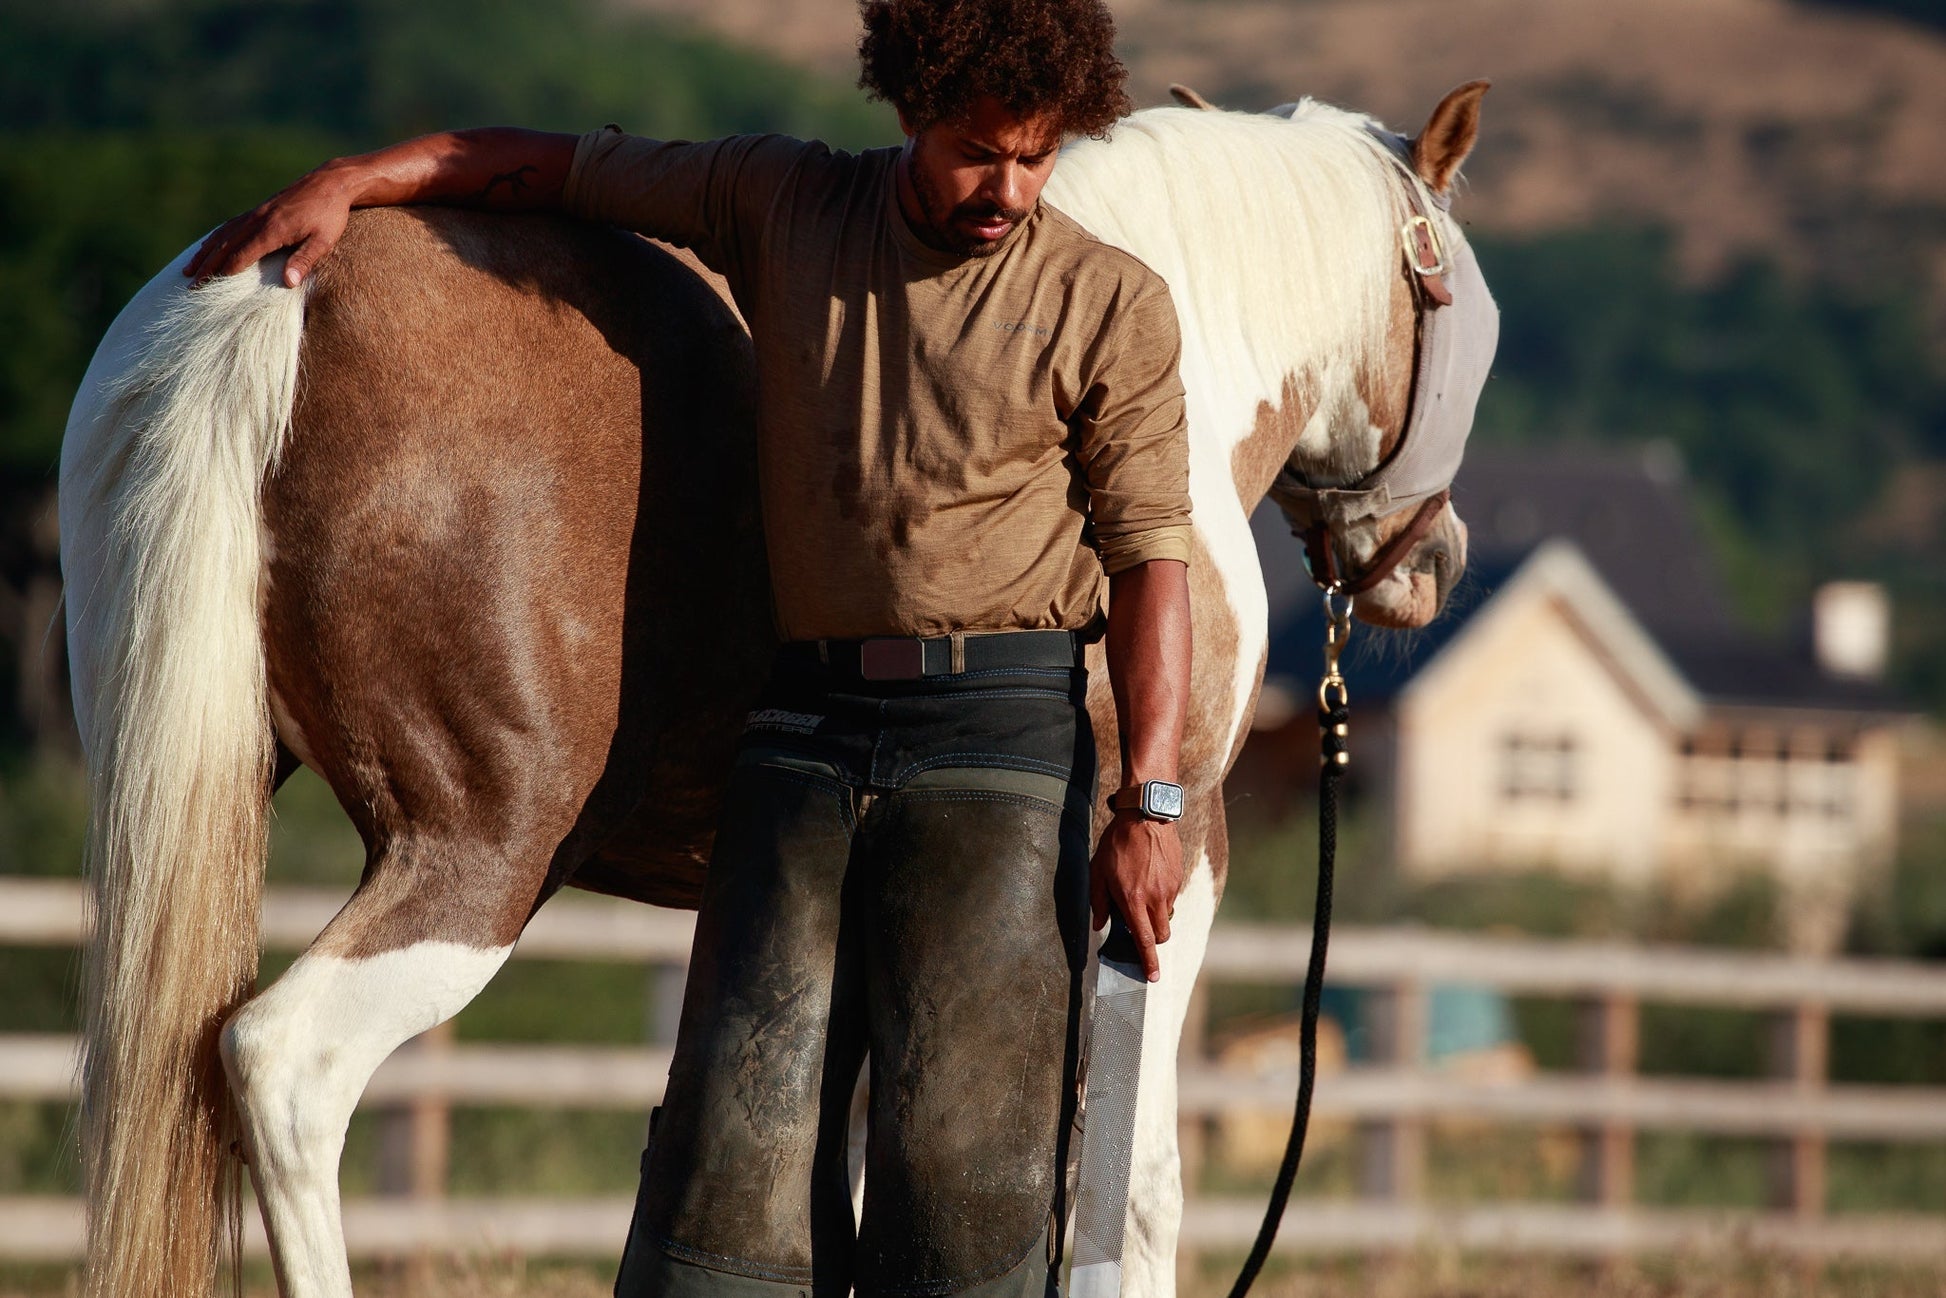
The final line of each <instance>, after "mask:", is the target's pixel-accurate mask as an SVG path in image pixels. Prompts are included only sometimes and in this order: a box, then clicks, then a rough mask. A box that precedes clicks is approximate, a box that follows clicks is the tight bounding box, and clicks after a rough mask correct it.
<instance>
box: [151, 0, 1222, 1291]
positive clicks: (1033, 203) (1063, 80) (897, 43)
mask: <svg viewBox="0 0 1946 1298" xmlns="http://www.w3.org/2000/svg"><path fill="white" fill-rule="evenodd" d="M862 7H863V10H864V17H865V35H864V38H863V40H862V41H861V43H860V53H861V56H862V58H863V63H864V73H863V76H862V78H861V83H862V84H863V85H864V86H866V87H867V88H868V89H869V90H871V91H872V92H873V93H874V94H876V95H878V96H880V97H882V98H885V99H887V100H889V101H890V102H891V103H892V104H893V105H894V106H895V107H896V108H897V109H898V113H899V120H900V124H901V126H902V128H903V130H904V133H905V136H906V140H905V144H904V146H903V147H902V148H899V149H882V150H874V151H868V152H866V153H863V154H860V155H858V156H855V157H854V156H850V155H846V154H842V153H833V152H831V151H829V150H827V149H826V148H824V146H822V145H818V144H808V143H804V142H801V141H797V140H790V139H784V138H781V137H776V136H752V137H735V138H731V139H726V140H718V141H713V142H708V143H702V144H688V143H680V142H673V143H672V142H659V141H652V140H642V139H633V138H630V137H627V136H625V135H622V134H621V133H620V132H619V131H616V130H614V129H612V128H611V129H608V130H604V131H597V132H594V133H591V134H589V135H586V136H582V137H579V138H577V137H574V136H563V135H548V134H542V133H538V132H530V131H518V130H508V129H490V130H477V131H462V132H457V133H452V134H444V135H434V136H427V137H425V138H422V139H419V140H413V141H410V142H407V143H405V144H401V145H397V146H394V147H392V148H388V149H384V150H380V151H379V152H377V153H373V154H369V155H365V156H362V157H357V158H348V159H340V160H338V161H335V162H331V163H328V164H326V165H325V166H323V167H321V168H319V169H318V170H317V171H316V172H313V173H312V174H311V175H309V176H306V177H305V178H303V179H302V180H300V181H299V182H298V183H297V184H295V185H293V186H292V187H291V188H290V189H288V190H286V191H284V193H282V194H280V195H279V196H277V197H276V198H274V199H272V200H271V201H270V202H268V203H266V204H265V205H264V206H262V207H260V208H258V209H257V210H256V211H254V212H252V213H248V214H246V215H245V216H242V217H239V218H237V219H236V220H235V221H232V222H231V223H229V224H228V225H226V226H224V227H223V228H222V229H220V230H218V231H217V232H216V233H215V234H213V235H211V236H210V238H209V240H208V241H207V242H206V243H205V245H204V246H203V248H202V249H201V250H200V251H199V252H198V254H197V256H196V257H195V258H194V259H193V260H192V261H191V262H190V264H189V266H188V273H189V274H191V275H192V276H196V277H199V278H200V277H204V276H207V275H210V274H228V273H234V272H235V271H237V270H240V269H242V268H243V267H245V266H247V265H249V264H251V263H253V262H254V261H256V260H257V259H258V258H259V257H261V256H263V255H265V254H266V253H268V252H270V251H272V250H274V249H277V248H282V247H291V248H293V249H294V251H293V252H292V253H291V256H290V258H289V262H288V266H287V270H286V280H287V282H288V283H290V284H292V285H295V284H297V283H299V282H301V280H302V279H303V277H304V276H305V275H306V274H307V273H309V271H310V270H311V269H312V268H313V267H315V266H316V265H317V263H318V260H319V259H320V258H322V257H324V256H325V255H327V254H328V253H329V251H330V249H331V247H332V245H333V244H334V243H335V242H336V241H337V239H338V237H339V236H340V235H341V234H342V232H343V230H344V227H345V223H346V220H347V218H348V215H349V212H350V210H351V209H352V208H353V207H356V206H361V205H369V204H381V203H410V202H463V203H472V204H475V205H479V206H485V207H493V208H503V209H526V210H535V209H543V210H553V211H561V212H566V213H570V214H574V215H580V216H583V217H588V218H592V219H596V220H602V221H607V222H612V223H616V224H620V225H625V226H629V227H632V228H634V229H638V230H641V231H643V232H645V233H649V234H652V235H655V236H657V237H660V238H663V239H667V240H670V241H672V242H676V243H679V244H683V245H686V246H688V247H691V248H693V249H694V250H695V251H696V252H697V254H698V255H699V256H701V257H702V259H703V260H704V261H705V262H706V263H708V264H709V265H710V266H712V267H713V268H715V269H717V270H718V271H720V272H721V273H722V274H723V275H724V276H725V277H726V278H727V279H728V281H729V283H730V286H731V290H732V292H733V293H734V295H735V297H736V300H737V303H738V305H739V307H740V308H741V310H742V312H743V315H744V318H745V319H746V320H747V321H748V322H749V325H750V330H751V334H752V337H753V339H754V341H755V344H756V354H757V361H758V364H757V373H758V384H759V403H758V409H759V437H760V443H759V447H760V456H759V458H760V472H761V485H762V492H763V503H764V522H765V528H766V535H767V541H768V547H769V553H770V562H771V571H772V581H773V590H774V604H775V613H776V617H777V621H778V625H779V628H780V630H781V632H782V636H783V639H784V640H785V642H786V643H785V645H784V647H783V649H782V651H781V652H780V655H779V658H778V662H777V665H776V668H775V670H774V672H773V675H772V678H771V681H770V683H769V684H768V686H767V687H766V690H765V694H764V697H763V699H762V701H761V703H760V705H759V707H758V709H757V710H756V711H755V712H753V713H752V714H751V718H750V722H749V725H748V728H747V730H746V732H745V735H744V737H743V740H742V743H741V746H740V748H739V753H738V758H737V763H736V769H735V772H734V774H733V776H732V778H731V782H730V785H729V789H728V792H727V795H726V800H725V805H724V809H723V813H722V821H721V829H720V832H719V835H718V839H717V844H716V849H715V853H714V855H713V857H712V861H711V865H710V873H709V880H708V885H707V888H706V892H705V897H704V901H703V905H702V910H701V914H700V916H699V919H698V926H697V938H696V949H695V953H694V957H693V960H692V964H691V970H690V983H689V990H688V993H687V998H686V1001H685V1004H684V1007H683V1017H682V1025H681V1030H680V1033H679V1037H678V1043H677V1047H676V1055H675V1062H674V1065H673V1067H672V1069H671V1073H670V1080H669V1088H668V1092H667V1098H666V1101H665V1105H664V1108H663V1109H662V1111H661V1116H660V1120H659V1122H658V1124H657V1125H656V1127H655V1130H654V1131H653V1133H652V1137H651V1141H650V1148H649V1151H648V1153H647V1154H646V1155H645V1157H644V1174H643V1181H642V1189H641V1194H640V1197H639V1199H638V1201H637V1206H636V1214H635V1220H634V1223H633V1226H632V1228H631V1231H630V1239H629V1243H628V1246H627V1251H626V1256H625V1258H624V1260H623V1264H622V1274H621V1277H620V1279H619V1280H618V1282H617V1292H618V1293H621V1294H629V1295H634V1294H681V1295H689V1294H699V1295H700V1294H728V1295H772V1294H776V1295H785V1294H803V1293H807V1292H815V1293H817V1294H820V1295H822V1294H826V1293H830V1294H842V1293H845V1292H846V1291H847V1290H848V1289H850V1288H852V1287H855V1288H856V1290H857V1292H859V1293H861V1294H896V1295H904V1296H914V1298H916V1296H918V1295H935V1294H949V1293H964V1294H978V1295H1016V1294H1019V1295H1027V1294H1039V1293H1042V1292H1043V1291H1045V1290H1046V1289H1048V1288H1050V1287H1051V1286H1052V1280H1051V1279H1050V1278H1049V1263H1050V1261H1051V1260H1052V1259H1053V1258H1054V1257H1055V1255H1056V1251H1057V1248H1058V1228H1059V1224H1060V1223H1059V1220H1058V1218H1059V1217H1060V1215H1061V1212H1062V1207H1063V1205H1062V1204H1061V1202H1060V1196H1059V1194H1058V1190H1059V1187H1060V1185H1061V1182H1062V1179H1063V1178H1062V1170H1061V1168H1062V1162H1063V1159H1064V1157H1065V1153H1066V1143H1067V1142H1066V1132H1067V1129H1068V1127H1069V1125H1070V1120H1071V1118H1072V1111H1071V1106H1072V1098H1073V1096H1072V1085H1071V1079H1072V1074H1073V1070H1074V1067H1075V1064H1076V1054H1077V1050H1078V1040H1079V1033H1078V1022H1079V1017H1080V1012H1079V1006H1080V1000H1081V977H1080V975H1081V970H1082V967H1083V965H1084V964H1085V921H1084V919H1083V914H1084V912H1085V911H1086V910H1087V909H1088V889H1089V886H1090V885H1089V883H1088V882H1086V880H1088V879H1090V878H1091V879H1092V891H1093V910H1094V917H1095V922H1096V924H1097V926H1099V924H1100V923H1102V922H1103V921H1104V920H1105V918H1106V916H1107V913H1108V910H1109V908H1110V907H1111V906H1112V907H1113V909H1114V910H1115V911H1116V912H1117V913H1118V914H1120V915H1122V916H1123V917H1125V918H1126V920H1127V922H1128V924H1129V926H1130V928H1131V930H1132V932H1133V934H1134V936H1135V938H1136V942H1137V945H1138V948H1139V949H1140V951H1141V953H1142V958H1143V960H1144V962H1145V963H1146V965H1147V967H1148V969H1149V972H1150V976H1151V977H1152V978H1153V977H1155V976H1157V974H1158V971H1159V965H1158V962H1157V961H1158V957H1157V952H1156V944H1157V943H1159V942H1162V941H1166V940H1167V938H1168V935H1169V913H1170V910H1171V907H1172V906H1173V903H1174V899H1175V895H1176V893H1177V891H1178V890H1179V888H1180V887H1181V882H1182V866H1181V849H1180V846H1179V844H1178V842H1177V838H1176V832H1175V826H1174V824H1173V823H1172V821H1171V819H1170V815H1171V811H1172V810H1179V807H1180V789H1175V790H1174V795H1175V797H1174V804H1173V807H1172V805H1171V800H1170V797H1169V794H1170V792H1171V788H1172V786H1173V785H1174V783H1175V781H1176V779H1177V770H1176V768H1177V755H1178V748H1179V745H1180V738H1181V732H1182V725H1183V717H1184V710H1185V707H1186V704H1187V698H1188V689H1189V679H1188V678H1189V653H1190V646H1189V615H1188V585H1187V576H1186V562H1187V559H1188V554H1189V543H1188V511H1189V500H1188V492H1187V487H1188V468H1187V446H1186V440H1185V435H1184V428H1183V398H1182V386H1181V383H1180V381H1179V379H1178V377H1177V374H1176V365H1177V358H1178V354H1179V351H1180V343H1179V339H1178V334H1177V326H1176V320H1175V315H1174V311H1173V308H1172V306H1171V304H1170V301H1169V297H1168V293H1167V290H1166V288H1165V286H1164V285H1163V283H1162V281H1161V280H1160V279H1159V278H1158V277H1157V276H1156V275H1155V274H1153V273H1152V272H1151V271H1149V270H1148V269H1147V268H1146V267H1144V266H1142V265H1141V264H1140V263H1139V262H1137V261H1136V260H1135V259H1134V258H1132V257H1130V256H1128V255H1126V254H1124V253H1121V252H1119V251H1117V250H1114V249H1111V248H1108V247H1107V246H1105V245H1103V244H1100V243H1098V242H1096V241H1095V240H1094V239H1092V238H1091V237H1090V236H1088V235H1087V234H1086V233H1085V232H1084V231H1082V230H1081V229H1080V228H1079V227H1078V226H1076V225H1075V224H1074V223H1073V222H1071V221H1069V220H1068V219H1067V218H1066V217H1064V216H1062V215H1061V214H1060V213H1059V212H1056V211H1054V210H1052V209H1051V208H1049V207H1047V206H1046V205H1044V204H1042V203H1040V201H1039V196H1040V192H1041V188H1042V186H1043V185H1045V183H1046V182H1047V178H1048V176H1049V174H1050V173H1051V172H1052V169H1053V167H1054V165H1055V154H1056V150H1057V148H1058V146H1059V144H1060V142H1061V140H1062V139H1063V138H1064V137H1065V136H1068V135H1072V134H1076V133H1092V134H1102V133H1105V132H1106V131H1107V130H1108V128H1109V126H1110V125H1111V123H1112V122H1113V121H1114V120H1115V118H1116V117H1118V116H1120V115H1121V113H1122V112H1124V111H1125V110H1126V107H1127V100H1126V97H1125V96H1124V94H1123V93H1122V89H1121V87H1122V81H1123V77H1124V70H1123V68H1122V67H1121V65H1120V64H1119V63H1118V62H1117V61H1116V60H1115V58H1114V56H1113V53H1112V48H1111V45H1112V37H1113V28H1112V25H1111V23H1110V20H1109V17H1108V14H1107V12H1106V10H1105V8H1104V7H1103V5H1102V4H1101V3H1100V0H866V3H864V4H863V6H862ZM563 381H571V376H563ZM1104 585H1106V586H1107V587H1108V594H1109V598H1108V600H1107V610H1108V612H1107V637H1108V646H1107V651H1108V660H1109V666H1110V669H1111V673H1112V676H1113V681H1114V686H1115V696H1116V704H1117V714H1118V721H1119V729H1120V736H1121V743H1122V756H1123V760H1122V768H1123V771H1124V781H1123V785H1124V787H1123V789H1122V790H1120V791H1119V792H1118V793H1117V794H1116V795H1115V796H1114V797H1113V798H1112V799H1111V801H1112V802H1113V804H1114V805H1115V806H1116V808H1117V812H1116V815H1115V816H1114V818H1113V820H1112V822H1111V824H1110V827H1109V829H1108V831H1107V833H1106V834H1105V835H1104V837H1103V839H1102V842H1101V845H1100V847H1099V850H1098V851H1097V852H1096V854H1095V856H1094V861H1093V867H1092V871H1091V872H1090V870H1089V869H1088V844H1089V837H1090V832H1091V818H1092V809H1093V805H1094V797H1095V791H1094V766H1093V760H1094V738H1093V735H1092V733H1091V731H1090V727H1089V721H1088V714H1087V712H1086V710H1085V708H1084V706H1083V697H1084V692H1085V672H1084V670H1083V669H1082V667H1081V647H1082V644H1083V642H1084V641H1085V640H1087V639H1088V638H1091V636H1092V635H1093V634H1094V633H1095V631H1096V628H1097V627H1098V626H1099V622H1100V618H1101V613H1102V607H1103V594H1104V590H1103V588H1104ZM671 632H672V633H680V634H684V635H687V636H690V637H692V638H693V639H694V640H695V642H696V644H697V651H698V652H708V651H709V650H708V644H709V629H708V628H707V627H689V628H671ZM867 1054H869V1058H870V1066H871V1113H870V1126H869V1131H870V1140H869V1149H868V1154H867V1160H868V1161H867V1175H866V1183H865V1184H866V1189H865V1202H864V1210H863V1217H862V1220H861V1221H860V1222H859V1224H858V1227H857V1229H856V1231H855V1232H854V1229H853V1223H852V1215H851V1205H850V1200H849V1194H848V1189H847V1171H846V1163H845V1158H846V1140H845V1125H846V1114H847V1111H848V1106H849V1101H850V1097H851V1093H852V1089H853V1083H854V1080H855V1078H856V1076H857V1073H858V1069H859V1066H860V1063H861V1061H862V1059H864V1058H865V1057H866V1056H867Z"/></svg>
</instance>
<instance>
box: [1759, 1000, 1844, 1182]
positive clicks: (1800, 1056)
mask: <svg viewBox="0 0 1946 1298" xmlns="http://www.w3.org/2000/svg"><path fill="white" fill-rule="evenodd" d="M1830 1054H1831V1012H1830V1010H1829V1009H1828V1008H1827V1007H1826V1006H1824V1005H1821V1004H1816V1003H1809V1002H1807V1003H1805V1004H1801V1005H1797V1006H1794V1007H1793V1008H1791V1009H1788V1010H1784V1011H1782V1012H1781V1013H1779V1014H1778V1015H1777V1016H1776V1017H1775V1018H1774V1019H1773V1020H1772V1021H1771V1036H1770V1071H1771V1074H1772V1075H1773V1076H1776V1077H1780V1078H1784V1079H1787V1080H1789V1081H1790V1082H1792V1083H1793V1084H1794V1085H1795V1086H1796V1087H1797V1088H1798V1089H1799V1090H1807V1091H1808V1090H1822V1089H1823V1088H1824V1085H1825V1082H1826V1080H1827V1078H1828V1076H1829V1062H1830ZM1824 1162H1825V1136H1824V1132H1823V1131H1821V1130H1820V1131H1798V1132H1796V1133H1794V1134H1792V1135H1789V1136H1786V1137H1784V1138H1783V1139H1782V1140H1781V1141H1780V1142H1779V1143H1778V1145H1777V1146H1776V1147H1775V1148H1774V1149H1773V1150H1772V1152H1771V1165H1770V1195H1771V1203H1772V1204H1773V1205H1774V1206H1776V1207H1778V1208H1783V1209H1786V1210H1788V1211H1789V1212H1791V1213H1793V1214H1794V1215H1796V1216H1798V1217H1819V1216H1822V1215H1823V1214H1824Z"/></svg>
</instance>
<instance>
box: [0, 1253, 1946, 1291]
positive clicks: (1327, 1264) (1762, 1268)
mask: <svg viewBox="0 0 1946 1298" xmlns="http://www.w3.org/2000/svg"><path fill="white" fill-rule="evenodd" d="M1238 1261H1239V1260H1238V1259H1235V1258H1218V1259H1209V1260H1205V1261H1204V1262H1203V1263H1202V1264H1201V1265H1198V1266H1185V1267H1184V1268H1183V1275H1182V1285H1181V1290H1180V1292H1181V1295H1182V1298H1221V1296H1222V1295H1224V1294H1227V1293H1228V1292H1229V1286H1230V1282H1231V1280H1232V1279H1233V1278H1234V1277H1235V1275H1236V1270H1237V1266H1238ZM613 1284H614V1264H613V1263H612V1262H568V1261H546V1262H543V1261H529V1260H526V1259H522V1258H518V1257H511V1256H499V1257H488V1258H468V1259H453V1258H441V1259H426V1260H422V1261H419V1262H416V1263H415V1262H408V1263H398V1264H394V1265H390V1266H379V1267H363V1268H360V1269H359V1271H358V1275H357V1285H358V1293H359V1298H607V1295H608V1294H609V1293H610V1292H611V1291H612V1286H613ZM74 1292H76V1290H75V1288H74V1286H73V1282H72V1280H71V1278H69V1277H67V1276H66V1275H64V1274H63V1273H61V1272H59V1271H53V1270H43V1271H41V1272H39V1273H38V1274H31V1273H22V1274H14V1275H9V1274H5V1273H0V1298H56V1295H62V1296H65V1295H68V1294H72V1293H74ZM243 1292H244V1295H245V1298H277V1291H276V1287H275V1286H274V1285H273V1284H272V1283H271V1281H270V1278H269V1275H268V1273H267V1271H264V1270H262V1269H261V1268H259V1269H255V1270H253V1273H252V1274H251V1275H250V1276H248V1277H246V1283H245V1285H244V1290H243ZM1252 1293H1253V1294H1255V1295H1257V1298H1941V1295H1946V1273H1942V1272H1941V1270H1940V1269H1939V1268H1937V1267H1932V1268H1925V1267H1893V1266H1879V1265H1869V1266H1868V1265H1863V1264H1834V1265H1829V1266H1825V1267H1821V1268H1820V1267H1814V1266H1809V1265H1806V1264H1801V1263H1796V1262H1791V1261H1787V1260H1779V1259H1773V1258H1763V1257H1750V1256H1743V1257H1739V1256H1720V1255H1712V1256H1709V1257H1694V1258H1660V1259H1647V1260H1642V1261H1629V1262H1615V1263H1610V1264H1583V1263H1573V1262H1565V1261H1560V1260H1555V1259H1540V1258H1511V1259H1510V1258H1466V1257H1461V1256H1459V1255H1458V1254H1431V1253H1428V1254H1421V1255H1415V1256H1410V1257H1400V1258H1390V1259H1382V1260H1369V1259H1341V1260H1318V1259H1312V1260H1306V1261H1304V1262H1303V1263H1301V1264H1296V1263H1289V1262H1281V1261H1280V1262H1278V1263H1276V1264H1274V1265H1273V1266H1272V1267H1271V1268H1270V1269H1269V1270H1268V1271H1267V1272H1266V1274H1265V1275H1264V1276H1263V1277H1262V1278H1261V1279H1260V1280H1259V1281H1258V1283H1257V1285H1256V1287H1255V1288H1254V1289H1253V1290H1252Z"/></svg>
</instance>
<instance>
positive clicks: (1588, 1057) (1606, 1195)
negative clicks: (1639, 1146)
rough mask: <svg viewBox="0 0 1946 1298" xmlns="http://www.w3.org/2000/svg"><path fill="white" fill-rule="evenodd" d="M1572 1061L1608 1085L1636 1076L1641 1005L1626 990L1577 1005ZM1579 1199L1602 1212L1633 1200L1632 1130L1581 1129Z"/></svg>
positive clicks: (1602, 1125)
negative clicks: (1575, 1034)
mask: <svg viewBox="0 0 1946 1298" xmlns="http://www.w3.org/2000/svg"><path fill="white" fill-rule="evenodd" d="M1575 1008H1576V1016H1577V1019H1578V1023H1577V1025H1576V1026H1577V1029H1578V1031H1577V1038H1578V1039H1577V1041H1576V1055H1577V1059H1576V1062H1577V1064H1578V1066H1579V1067H1580V1069H1581V1071H1582V1072H1584V1073H1591V1074H1594V1075H1596V1076H1599V1077H1603V1078H1606V1079H1608V1080H1609V1081H1611V1082H1623V1081H1626V1080H1628V1079H1629V1078H1631V1077H1633V1076H1634V1075H1635V1067H1636V1060H1637V1056H1638V1053H1639V1044H1640V1041H1641V1006H1640V1004H1639V1003H1638V1002H1637V1001H1636V999H1635V997H1634V996H1632V995H1630V994H1629V993H1627V992H1610V993H1608V994H1606V995H1603V996H1596V997H1589V998H1587V999H1584V1000H1582V1001H1580V1002H1578V1003H1577V1005H1576V1007H1575ZM1580 1135H1581V1184H1580V1192H1581V1198H1582V1200H1583V1201H1584V1202H1587V1203H1594V1204H1599V1205H1600V1206H1602V1207H1604V1208H1618V1209H1619V1208H1626V1207H1628V1206H1629V1205H1630V1204H1631V1203H1633V1202H1634V1201H1635V1129H1634V1128H1633V1127H1631V1126H1629V1125H1628V1124H1627V1123H1625V1122H1598V1123H1594V1124H1592V1125H1590V1126H1587V1127H1583V1128H1582V1129H1581V1133H1580Z"/></svg>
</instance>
